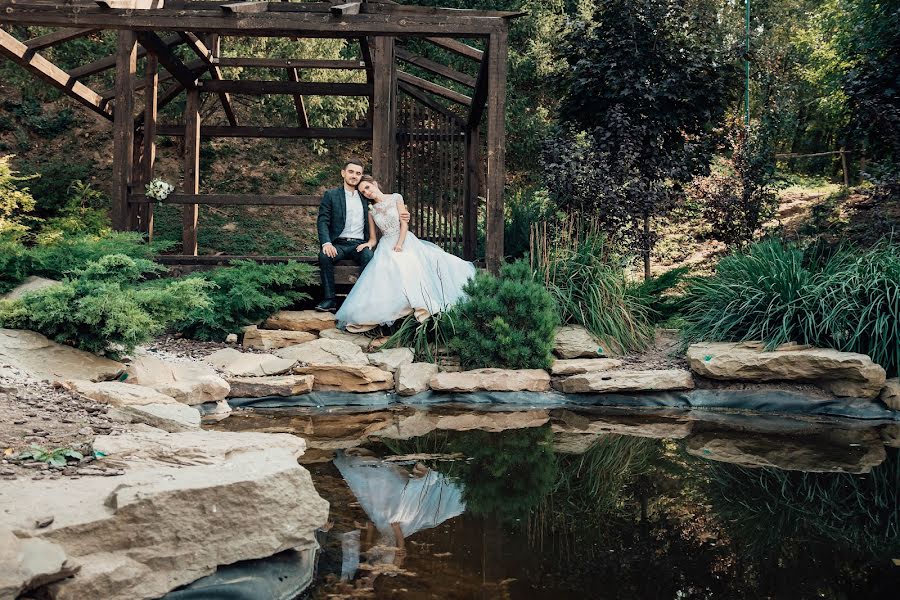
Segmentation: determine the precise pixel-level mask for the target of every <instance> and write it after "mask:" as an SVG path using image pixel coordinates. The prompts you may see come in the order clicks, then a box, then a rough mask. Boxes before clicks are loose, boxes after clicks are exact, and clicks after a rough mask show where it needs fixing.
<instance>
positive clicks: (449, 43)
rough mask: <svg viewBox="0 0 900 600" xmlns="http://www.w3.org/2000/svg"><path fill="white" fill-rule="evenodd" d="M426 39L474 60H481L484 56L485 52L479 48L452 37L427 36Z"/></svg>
mask: <svg viewBox="0 0 900 600" xmlns="http://www.w3.org/2000/svg"><path fill="white" fill-rule="evenodd" d="M425 39H426V40H427V41H429V42H431V43H432V44H434V45H435V46H437V47H439V48H443V49H444V50H449V51H450V52H454V53H456V54H459V55H460V56H464V57H466V58H471V59H473V60H481V59H482V58H484V52H482V51H481V50H479V49H478V48H473V47H472V46H470V45H468V44H464V43H462V42H459V41H457V40H454V39H451V38H440V37H426V38H425Z"/></svg>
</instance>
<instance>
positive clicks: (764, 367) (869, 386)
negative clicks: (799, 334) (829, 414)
mask: <svg viewBox="0 0 900 600" xmlns="http://www.w3.org/2000/svg"><path fill="white" fill-rule="evenodd" d="M687 358H688V364H689V366H690V368H691V370H692V371H693V372H694V373H696V374H697V375H701V376H703V377H709V378H710V379H719V380H726V381H753V382H760V381H795V382H805V383H813V384H815V385H817V386H819V387H820V388H822V389H824V390H826V391H829V392H831V393H832V394H834V395H835V396H843V397H850V398H877V397H878V395H879V394H880V393H881V388H882V387H883V386H884V381H885V373H884V369H882V368H881V367H880V366H879V365H877V364H875V363H874V362H872V359H870V358H869V357H868V356H866V355H865V354H856V353H853V352H840V351H838V350H832V349H829V348H811V347H808V346H796V345H785V346H783V347H779V348H776V349H775V350H774V351H766V350H765V348H764V346H763V344H762V343H761V342H745V343H732V342H715V343H701V344H693V345H691V346H690V347H689V348H688V352H687Z"/></svg>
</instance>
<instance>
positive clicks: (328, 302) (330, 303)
mask: <svg viewBox="0 0 900 600" xmlns="http://www.w3.org/2000/svg"><path fill="white" fill-rule="evenodd" d="M307 306H309V305H308V304H307ZM316 310H317V311H319V312H335V311H337V302H335V301H334V298H326V299H324V300H322V301H321V302H319V303H318V304H316Z"/></svg>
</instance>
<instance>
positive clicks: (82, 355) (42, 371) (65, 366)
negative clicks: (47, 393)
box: [0, 329, 125, 381]
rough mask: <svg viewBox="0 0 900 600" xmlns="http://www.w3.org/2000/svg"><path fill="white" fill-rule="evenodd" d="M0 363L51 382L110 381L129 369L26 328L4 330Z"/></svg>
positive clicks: (0, 335) (0, 348)
mask: <svg viewBox="0 0 900 600" xmlns="http://www.w3.org/2000/svg"><path fill="white" fill-rule="evenodd" d="M0 364H8V365H12V366H14V367H17V368H19V369H21V370H23V371H25V372H26V373H28V374H30V375H31V376H32V377H34V378H36V379H44V380H47V381H64V380H66V379H88V380H90V381H107V380H110V379H115V378H116V377H117V376H118V375H119V374H120V373H121V372H122V371H124V370H125V365H123V364H122V363H120V362H117V361H114V360H110V359H108V358H104V357H102V356H97V355H96V354H91V353H90V352H85V351H84V350H78V349H77V348H72V347H71V346H63V345H62V344H57V343H56V342H52V341H50V340H48V339H47V338H46V337H44V336H43V335H41V334H39V333H36V332H34V331H27V330H24V329H0Z"/></svg>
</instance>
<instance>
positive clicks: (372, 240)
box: [356, 212, 378, 252]
mask: <svg viewBox="0 0 900 600" xmlns="http://www.w3.org/2000/svg"><path fill="white" fill-rule="evenodd" d="M377 231H378V229H376V227H375V219H374V218H373V217H372V213H371V212H370V213H369V241H367V242H366V243H364V244H360V245H359V246H357V247H356V251H357V252H361V251H362V249H363V246H368V247H369V249H370V250H374V249H375V246H377V245H378V238H377V237H375V233H376V232H377Z"/></svg>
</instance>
